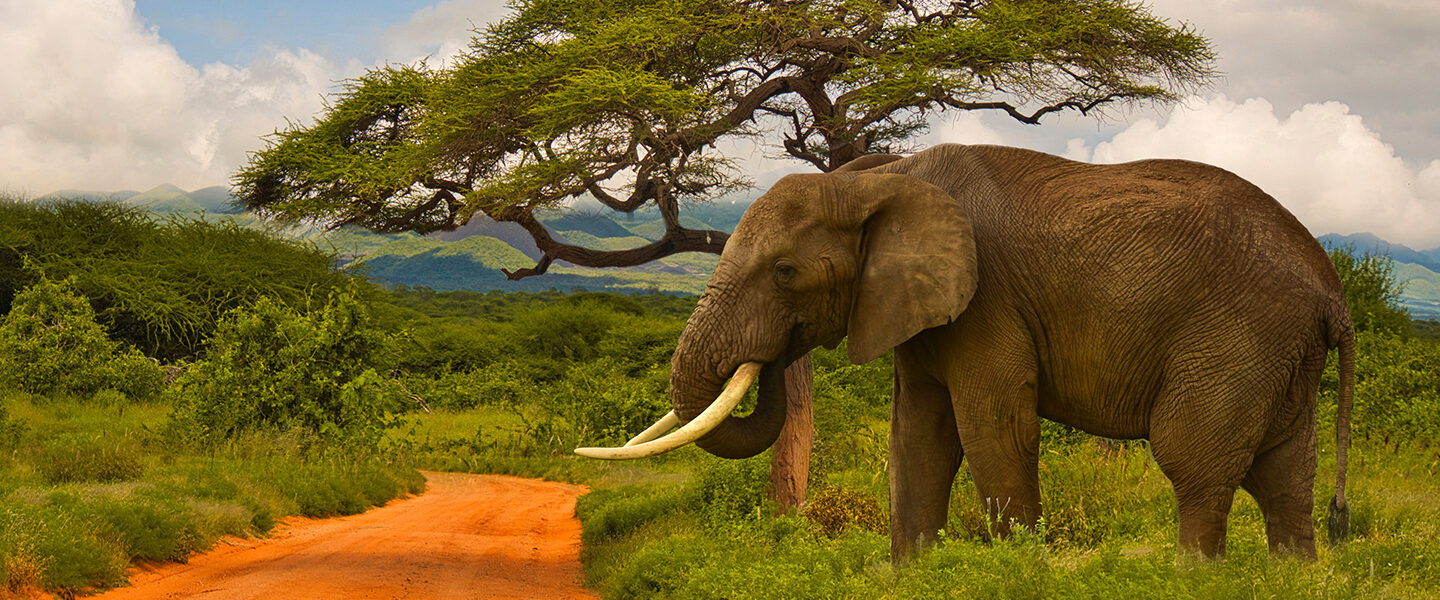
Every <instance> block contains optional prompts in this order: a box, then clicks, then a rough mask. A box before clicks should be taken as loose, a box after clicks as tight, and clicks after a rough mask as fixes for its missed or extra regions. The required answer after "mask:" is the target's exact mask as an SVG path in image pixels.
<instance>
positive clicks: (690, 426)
mask: <svg viewBox="0 0 1440 600" xmlns="http://www.w3.org/2000/svg"><path fill="white" fill-rule="evenodd" d="M763 367H764V365H763V364H762V363H758V362H747V363H744V364H742V365H740V366H739V367H737V368H736V369H735V374H734V376H733V377H731V378H730V382H729V383H728V384H726V386H725V390H724V391H722V392H721V393H720V397H719V398H716V399H715V401H714V402H711V403H710V406H709V407H707V408H706V409H705V410H704V411H703V412H701V413H700V415H699V416H697V417H695V418H694V419H691V420H690V422H689V423H686V424H685V425H684V426H682V427H680V429H677V430H675V431H674V432H672V433H670V434H669V435H665V433H666V432H667V431H669V430H670V429H672V428H674V427H675V426H676V425H679V423H680V418H679V417H678V416H676V415H675V411H673V410H672V411H670V412H669V413H667V414H666V415H665V416H663V417H661V418H660V420H659V421H657V422H656V423H655V424H654V425H651V426H650V427H649V428H647V429H646V430H645V431H643V432H641V433H640V435H637V436H635V437H634V438H631V440H630V441H628V442H625V445H624V446H621V447H619V448H576V449H575V454H578V455H580V456H584V457H588V458H599V459H602V460H630V459H635V458H645V457H649V456H658V455H660V454H664V453H666V452H669V451H671V450H675V449H678V448H680V447H683V446H686V445H688V444H690V443H692V442H694V441H695V440H698V439H700V438H701V437H704V436H705V434H707V433H710V432H711V431H712V430H714V429H715V428H716V427H718V426H719V425H720V423H721V422H723V421H724V420H725V419H727V418H729V416H730V412H731V411H733V410H735V407H736V406H739V405H740V401H741V400H742V399H744V398H745V392H746V391H747V390H749V389H750V386H751V385H752V384H754V383H755V379H756V378H758V377H759V376H760V370H761V369H762V368H763ZM662 436H663V437H662Z"/></svg>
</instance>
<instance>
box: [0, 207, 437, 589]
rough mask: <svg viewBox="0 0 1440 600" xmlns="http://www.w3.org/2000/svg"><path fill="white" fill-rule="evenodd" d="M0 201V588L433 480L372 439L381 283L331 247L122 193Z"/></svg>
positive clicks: (353, 505) (102, 580)
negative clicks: (164, 215)
mask: <svg viewBox="0 0 1440 600" xmlns="http://www.w3.org/2000/svg"><path fill="white" fill-rule="evenodd" d="M0 216H3V218H0V224H3V225H0V282H3V285H0V297H3V299H4V300H5V302H4V308H5V310H4V311H0V515H3V516H0V595H6V594H15V595H24V594H27V593H29V592H33V591H46V592H51V593H56V594H59V595H61V596H71V595H74V594H77V593H82V592H85V591H89V590H95V589H103V588H106V587H111V586H115V585H120V584H123V583H124V582H125V579H126V577H125V572H126V569H127V568H128V567H129V565H130V564H131V563H132V562H134V561H184V560H185V559H186V558H187V557H188V556H189V555H190V554H191V553H194V552H197V551H201V550H205V549H208V548H210V547H212V546H214V545H215V543H216V542H217V540H218V539H219V538H221V537H222V536H227V535H239V536H255V535H265V534H267V533H268V532H269V531H271V530H272V528H273V527H274V526H275V524H276V523H277V521H278V520H279V519H281V518H283V517H286V516H290V515H306V516H329V515H340V514H350V513H356V512H360V511H363V510H365V509H367V508H369V507H371V506H375V505H378V504H383V503H385V502H386V501H388V500H390V499H392V498H395V497H398V496H404V495H407V494H410V493H414V492H418V491H420V490H422V489H423V488H424V479H423V478H422V477H421V476H420V474H419V473H418V472H417V471H415V469H414V468H413V466H411V465H410V464H408V463H406V462H404V461H402V460H398V456H399V455H398V453H397V451H396V449H395V448H393V447H388V446H386V445H384V444H382V443H381V435H380V432H381V431H382V430H383V429H385V428H386V427H388V426H390V425H392V424H393V423H394V422H395V417H394V416H393V415H394V414H395V413H397V412H399V407H398V406H396V405H395V404H394V400H393V399H394V398H397V397H398V396H397V395H396V394H394V393H392V392H391V391H390V389H391V388H390V387H389V385H388V383H387V380H386V379H385V377H384V376H383V375H382V373H384V374H385V375H388V372H384V371H383V370H384V369H385V365H386V364H387V363H386V362H385V360H384V358H385V357H387V356H389V354H393V351H392V350H390V349H388V346H387V344H390V343H391V342H393V340H394V339H395V334H394V333H392V332H388V331H386V330H384V329H383V328H382V327H379V326H378V325H376V324H375V318H374V317H373V316H371V315H370V313H371V309H370V305H371V304H373V301H371V300H368V299H367V298H369V297H372V296H374V295H376V294H378V293H379V292H378V290H374V289H371V288H370V287H369V286H368V284H364V283H363V282H362V281H360V280H356V279H355V278H354V277H353V276H351V275H348V274H344V273H340V272H336V271H334V270H333V269H332V268H331V264H332V263H333V261H332V259H331V258H330V257H329V256H328V255H326V254H324V253H322V252H319V251H317V250H315V249H314V248H313V247H309V246H304V245H300V244H295V243H293V242H289V241H286V240H283V239H280V238H277V237H275V236H273V235H269V234H266V233H264V232H255V231H247V230H241V229H238V228H235V227H233V226H228V225H213V224H207V223H204V222H199V221H183V220H178V219H177V220H155V219H154V218H152V217H150V216H149V215H147V214H145V213H142V212H139V211H138V210H136V209H130V208H125V207H121V206H119V205H116V204H85V203H78V202H59V203H42V204H30V203H22V202H18V201H15V200H13V199H0ZM212 284H213V285H212Z"/></svg>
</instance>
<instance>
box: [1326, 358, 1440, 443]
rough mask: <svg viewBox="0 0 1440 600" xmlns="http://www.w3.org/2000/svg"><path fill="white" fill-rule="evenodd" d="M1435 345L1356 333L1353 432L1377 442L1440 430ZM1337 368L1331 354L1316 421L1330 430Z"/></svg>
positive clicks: (1430, 435) (1421, 436)
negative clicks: (1318, 415) (1318, 419)
mask: <svg viewBox="0 0 1440 600" xmlns="http://www.w3.org/2000/svg"><path fill="white" fill-rule="evenodd" d="M1437 365H1440V344H1437V343H1435V342H1431V341H1428V340H1422V339H1403V338H1399V337H1395V336H1391V335H1385V334H1381V333H1377V332H1361V333H1359V334H1358V335H1356V338H1355V397H1354V409H1353V411H1352V413H1351V419H1350V420H1351V428H1352V430H1353V431H1354V432H1355V435H1356V437H1358V438H1362V439H1370V440H1375V441H1378V442H1381V443H1390V442H1399V441H1408V440H1415V439H1424V440H1430V441H1433V440H1434V439H1435V432H1436V431H1440V368H1437ZM1338 385H1339V371H1338V370H1337V366H1336V358H1335V354H1334V353H1331V357H1330V360H1329V362H1328V363H1327V365H1326V367H1325V373H1324V375H1323V376H1322V379H1321V384H1320V389H1321V394H1320V404H1319V412H1320V424H1321V427H1322V428H1325V429H1327V430H1330V431H1333V427H1334V426H1335V409H1336V405H1335V402H1336V399H1337V389H1338Z"/></svg>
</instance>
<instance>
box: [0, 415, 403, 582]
mask: <svg viewBox="0 0 1440 600" xmlns="http://www.w3.org/2000/svg"><path fill="white" fill-rule="evenodd" d="M0 407H3V410H0V413H9V414H10V415H11V417H10V419H13V420H16V421H22V422H24V423H25V427H24V428H23V430H22V431H19V432H17V435H18V437H19V438H20V439H19V440H18V442H19V443H18V444H16V449H15V450H14V451H13V452H12V451H9V450H7V451H6V452H5V455H6V456H7V457H9V460H8V461H0V589H8V590H9V591H11V592H20V593H21V595H23V594H24V593H25V592H26V591H27V590H30V591H34V590H43V591H48V592H51V593H53V594H56V595H57V596H60V597H71V596H73V595H74V594H76V593H79V592H82V591H85V590H93V589H95V588H97V587H98V588H101V589H103V588H105V587H110V586H115V585H120V584H123V583H124V581H125V572H126V569H127V567H128V566H129V564H130V562H131V561H137V560H143V561H184V560H186V559H187V558H188V556H189V555H190V554H191V553H193V552H198V551H203V550H206V549H209V548H211V547H213V546H214V544H215V543H216V541H217V540H218V539H219V538H220V537H222V536H231V535H240V536H254V535H263V534H265V533H266V532H268V531H270V529H271V528H272V527H274V525H275V523H276V522H277V520H278V519H280V518H281V517H284V516H287V515H296V514H304V515H310V516H330V515H339V514H350V513H354V512H359V511H361V510H365V509H366V508H369V507H371V506H375V505H378V504H382V503H384V502H386V501H388V500H390V499H391V498H395V497H398V496H403V495H405V494H410V493H416V492H419V491H421V490H422V489H423V488H424V480H423V478H422V477H421V476H420V475H419V473H417V472H415V471H414V470H413V469H410V468H409V467H406V466H403V465H397V464H395V462H394V461H393V460H376V459H375V458H372V457H368V456H364V455H348V456H344V457H326V456H324V455H322V454H319V453H316V452H313V451H308V450H306V449H305V448H304V447H303V440H302V438H300V437H297V436H288V437H287V436H276V435H264V436H257V435H252V436H246V437H243V438H240V439H235V440H231V441H229V442H227V443H226V444H224V445H222V446H220V447H217V448H215V449H213V451H212V452H210V453H209V454H208V455H207V456H190V455H187V454H183V453H179V454H177V453H173V452H171V451H170V450H168V449H166V447H165V446H164V445H162V444H160V443H159V442H160V440H159V439H158V438H157V431H158V430H160V429H161V428H160V427H159V426H160V425H161V424H163V422H164V420H165V418H166V414H167V413H168V411H169V407H168V406H165V405H161V404H151V403H144V402H141V403H129V404H124V405H112V406H104V405H100V404H97V403H94V402H86V401H83V400H82V399H76V398H65V397H55V398H42V397H38V396H31V395H27V394H14V393H9V394H7V393H0ZM3 594H4V593H3V592H0V595H3Z"/></svg>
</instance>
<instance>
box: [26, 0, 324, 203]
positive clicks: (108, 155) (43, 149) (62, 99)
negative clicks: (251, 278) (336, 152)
mask: <svg viewBox="0 0 1440 600" xmlns="http://www.w3.org/2000/svg"><path fill="white" fill-rule="evenodd" d="M0 23H4V25H3V26H0V56H4V57H5V60H4V61H0V81H5V82H6V85H5V86H3V87H0V164H3V165H5V167H4V169H3V170H0V188H5V189H9V190H11V191H24V192H28V193H31V194H36V195H38V194H44V193H46V192H49V191H52V190H54V189H58V188H99V189H118V188H132V189H145V188H148V187H151V186H154V185H157V184H160V183H165V182H170V183H175V184H177V185H180V186H181V187H189V188H193V187H202V186H207V185H215V184H218V183H223V182H225V181H226V180H227V179H228V177H229V175H230V173H231V172H232V171H233V170H234V169H235V168H236V166H238V165H239V164H240V163H241V162H243V160H244V158H245V153H246V151H249V150H255V149H258V148H259V147H260V144H261V143H260V140H259V137H260V136H261V135H263V134H266V133H269V132H270V131H273V130H274V129H275V128H276V127H279V126H283V125H284V123H285V117H287V116H288V117H291V118H302V119H303V118H308V117H309V116H311V115H313V114H314V113H315V112H316V111H317V110H319V109H320V107H321V106H322V95H323V94H324V92H325V91H326V90H327V89H328V88H330V86H331V85H332V82H333V81H334V80H335V79H337V78H338V77H337V75H336V68H335V67H334V65H332V64H330V63H329V62H328V61H326V60H325V59H323V58H321V57H319V56H318V55H316V54H313V53H311V52H308V51H306V50H296V51H290V50H281V49H276V48H271V49H268V50H266V51H265V52H263V53H262V57H261V58H260V59H258V60H256V61H255V62H254V63H252V64H251V65H249V66H247V67H243V68H236V67H232V66H229V65H223V64H218V63H217V64H211V65H207V66H205V67H204V68H203V69H196V68H194V67H192V66H190V65H188V64H186V63H185V61H183V60H181V58H180V56H179V55H178V54H177V53H176V51H175V49H174V48H173V47H172V46H171V45H170V44H168V43H167V42H165V40H163V39H161V38H160V36H159V35H158V34H157V33H156V32H155V31H154V30H153V29H149V28H146V27H145V26H144V25H143V24H142V23H141V21H140V19H139V18H137V16H136V14H135V4H134V1H133V0H47V1H46V2H5V3H3V4H0Z"/></svg>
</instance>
